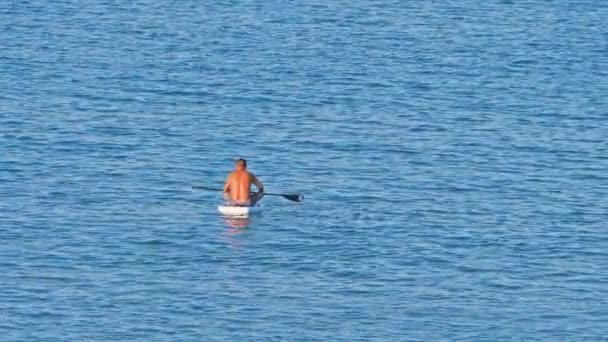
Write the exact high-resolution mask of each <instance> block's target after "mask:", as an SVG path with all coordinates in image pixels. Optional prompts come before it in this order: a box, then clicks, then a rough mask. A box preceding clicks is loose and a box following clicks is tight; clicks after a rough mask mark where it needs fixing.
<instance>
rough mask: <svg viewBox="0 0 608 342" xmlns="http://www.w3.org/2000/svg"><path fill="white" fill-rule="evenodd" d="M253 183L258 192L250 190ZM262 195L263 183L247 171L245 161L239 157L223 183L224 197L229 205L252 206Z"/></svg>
mask: <svg viewBox="0 0 608 342" xmlns="http://www.w3.org/2000/svg"><path fill="white" fill-rule="evenodd" d="M251 184H255V186H256V187H257V188H258V192H254V193H252V192H251ZM262 197H264V185H262V183H261V182H260V181H259V180H258V179H257V178H256V176H255V175H254V174H253V173H251V172H249V171H247V161H246V160H245V159H243V158H240V159H238V160H237V161H236V164H235V168H234V172H231V173H230V174H229V175H228V178H227V179H226V184H225V185H224V199H225V200H226V202H227V203H228V204H229V205H235V206H248V207H252V206H254V205H255V204H256V203H257V202H259V201H260V200H261V199H262Z"/></svg>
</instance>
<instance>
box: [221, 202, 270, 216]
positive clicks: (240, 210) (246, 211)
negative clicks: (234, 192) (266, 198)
mask: <svg viewBox="0 0 608 342" xmlns="http://www.w3.org/2000/svg"><path fill="white" fill-rule="evenodd" d="M217 210H218V211H219V212H220V213H221V214H222V215H224V216H241V217H247V216H249V215H251V214H254V213H258V212H260V211H261V210H262V208H260V207H236V206H234V207H233V206H227V205H220V206H218V207H217Z"/></svg>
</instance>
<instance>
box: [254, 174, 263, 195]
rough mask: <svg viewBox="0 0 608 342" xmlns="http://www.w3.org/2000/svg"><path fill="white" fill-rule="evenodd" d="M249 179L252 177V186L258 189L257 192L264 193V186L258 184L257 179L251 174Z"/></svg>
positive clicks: (260, 183)
mask: <svg viewBox="0 0 608 342" xmlns="http://www.w3.org/2000/svg"><path fill="white" fill-rule="evenodd" d="M251 177H252V182H253V184H254V185H255V187H256V188H258V192H261V193H264V184H262V182H260V180H259V179H258V177H256V176H255V175H254V174H253V173H252V174H251Z"/></svg>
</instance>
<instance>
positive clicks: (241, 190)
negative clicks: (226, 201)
mask: <svg viewBox="0 0 608 342" xmlns="http://www.w3.org/2000/svg"><path fill="white" fill-rule="evenodd" d="M252 182H253V177H252V175H251V173H249V171H246V170H241V171H234V172H232V173H230V175H228V181H227V182H226V183H227V184H226V185H227V186H228V188H229V190H230V199H231V200H233V201H237V202H245V201H249V197H250V192H251V183H252Z"/></svg>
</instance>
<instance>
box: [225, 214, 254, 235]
mask: <svg viewBox="0 0 608 342" xmlns="http://www.w3.org/2000/svg"><path fill="white" fill-rule="evenodd" d="M224 223H225V224H226V226H228V227H231V228H234V229H231V230H234V231H236V232H235V233H234V234H240V233H242V232H243V230H244V229H245V228H247V227H249V225H250V224H251V220H250V219H249V218H248V217H224Z"/></svg>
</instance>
